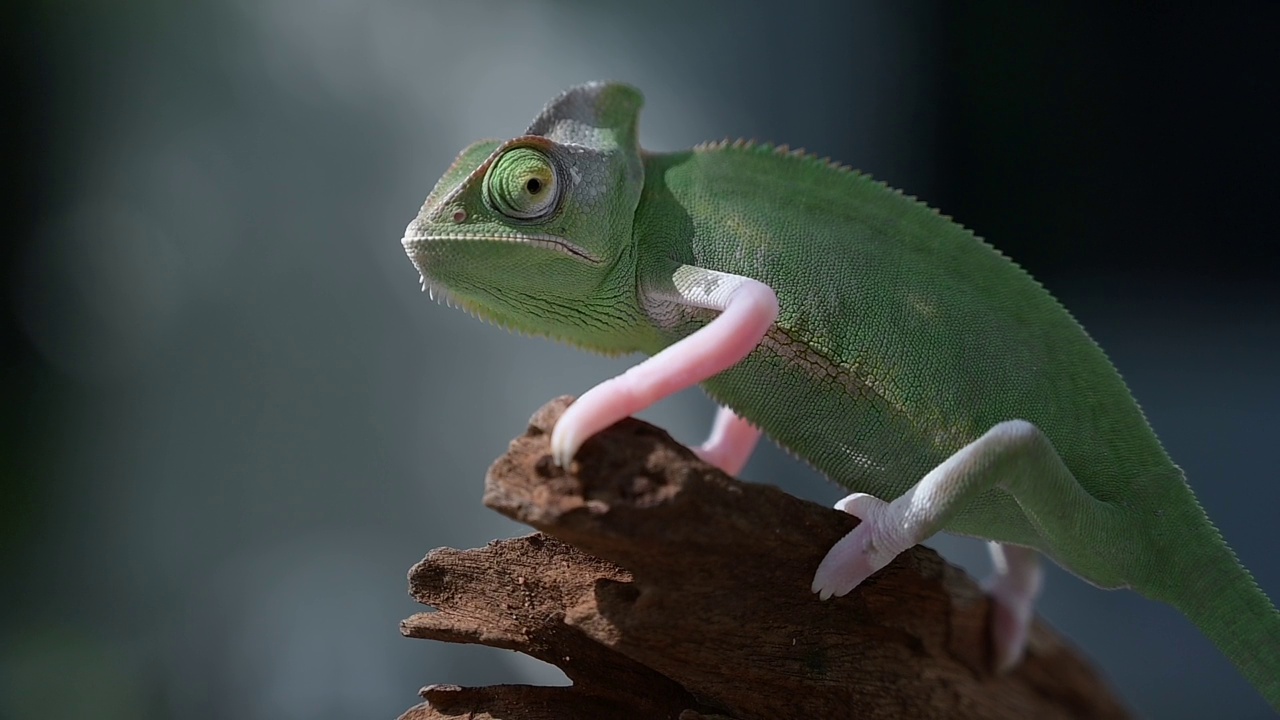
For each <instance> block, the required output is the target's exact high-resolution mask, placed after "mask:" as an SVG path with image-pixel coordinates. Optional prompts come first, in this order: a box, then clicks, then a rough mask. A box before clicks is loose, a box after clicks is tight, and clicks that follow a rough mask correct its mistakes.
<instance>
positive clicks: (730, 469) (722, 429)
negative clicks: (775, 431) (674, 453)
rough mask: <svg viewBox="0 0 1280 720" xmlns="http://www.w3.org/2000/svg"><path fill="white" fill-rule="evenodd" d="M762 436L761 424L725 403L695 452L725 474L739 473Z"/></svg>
mask: <svg viewBox="0 0 1280 720" xmlns="http://www.w3.org/2000/svg"><path fill="white" fill-rule="evenodd" d="M759 439H760V428H758V427H756V426H755V425H752V424H751V423H749V422H747V421H746V420H744V419H743V418H741V417H739V416H738V414H737V413H735V412H734V411H733V410H730V409H729V408H727V407H725V406H723V405H722V406H720V410H719V411H718V412H716V421H715V424H714V425H712V426H711V435H710V437H708V438H707V441H706V442H704V443H702V446H701V447H699V448H698V449H696V450H694V452H695V453H697V454H698V457H700V458H702V460H703V462H707V463H710V464H712V465H715V466H716V467H718V468H720V469H721V470H723V471H724V472H725V474H726V475H737V474H738V473H740V472H742V468H743V467H745V466H746V464H747V460H748V459H750V458H751V451H752V450H754V449H755V447H756V442H757V441H758V440H759Z"/></svg>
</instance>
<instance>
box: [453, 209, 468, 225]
mask: <svg viewBox="0 0 1280 720" xmlns="http://www.w3.org/2000/svg"><path fill="white" fill-rule="evenodd" d="M466 219H467V211H466V210H462V209H458V210H454V211H453V222H454V223H461V222H462V221H464V220H466Z"/></svg>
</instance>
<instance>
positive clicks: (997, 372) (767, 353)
mask: <svg viewBox="0 0 1280 720" xmlns="http://www.w3.org/2000/svg"><path fill="white" fill-rule="evenodd" d="M641 103H642V98H641V95H640V93H639V92H638V91H637V90H635V89H634V88H631V87H629V86H626V85H621V84H616V83H591V84H587V85H582V86H579V87H575V88H572V89H570V90H568V91H566V92H564V93H563V94H561V95H560V96H559V97H557V98H555V99H554V100H552V101H551V103H550V104H548V105H547V107H546V108H545V109H544V110H543V111H542V113H541V114H540V115H538V117H537V118H536V119H535V120H534V121H533V124H532V125H530V126H529V129H528V131H527V132H526V133H525V134H524V135H522V136H520V137H517V138H515V139H513V140H508V141H506V142H497V141H482V142H478V143H476V144H474V145H472V146H470V147H469V148H467V149H466V150H464V151H463V152H462V154H461V155H459V156H458V159H457V160H456V161H455V162H454V164H453V166H452V167H451V168H449V170H448V171H447V172H446V173H445V175H444V177H443V178H441V179H440V181H439V183H437V184H436V186H435V188H434V189H433V190H432V191H431V194H430V195H429V196H428V197H427V200H426V203H425V204H424V205H423V207H422V210H421V211H420V212H419V214H418V216H417V217H416V218H415V219H414V220H413V222H411V223H410V224H409V226H408V229H407V230H406V231H405V236H404V239H403V241H402V242H403V245H404V248H405V250H406V251H407V252H408V254H409V256H410V257H411V258H412V259H413V262H414V264H415V265H416V266H417V269H418V271H419V272H420V273H421V275H422V284H423V287H424V288H425V289H427V290H429V291H430V292H431V293H432V295H433V296H435V297H439V298H441V299H443V300H445V301H446V302H449V303H450V304H453V305H458V306H460V307H461V308H463V309H465V310H467V311H469V312H471V313H473V314H475V315H477V316H479V317H481V318H484V319H486V320H489V321H492V322H494V323H497V324H500V325H503V326H505V327H508V328H511V329H514V330H518V331H520V332H524V333H531V334H537V335H543V336H548V337H552V338H556V339H559V340H563V341H565V342H568V343H572V344H574V345H577V346H580V347H583V348H587V349H590V350H594V351H598V352H603V353H609V354H617V353H629V352H641V353H645V354H648V355H650V356H651V357H650V358H649V359H647V360H645V361H644V362H642V363H640V364H638V365H636V366H635V367H632V368H631V369H629V370H628V371H627V372H625V373H624V374H622V375H620V376H618V377H616V378H613V379H610V380H607V381H605V382H603V383H601V384H599V385H597V386H596V387H594V388H591V389H590V390H589V391H588V392H586V393H585V394H583V395H582V397H581V398H580V399H579V400H578V401H577V402H575V403H574V404H573V405H571V406H570V407H569V409H568V410H567V411H566V412H565V413H564V415H563V417H562V418H561V419H560V421H559V423H558V424H557V425H556V427H555V429H554V431H553V433H552V439H551V447H552V453H553V455H554V458H555V459H556V461H557V462H559V463H561V464H562V465H563V464H566V463H568V461H570V460H571V459H572V457H573V455H574V453H575V452H576V451H577V450H578V448H579V446H580V445H581V444H582V442H583V440H584V439H586V438H588V437H590V436H591V435H592V434H594V433H596V432H598V431H600V430H602V429H604V428H605V427H607V426H609V425H611V424H612V423H614V422H616V421H617V420H620V419H622V418H624V417H626V416H628V415H631V414H633V413H635V412H637V411H640V410H643V409H644V408H646V407H648V406H650V405H652V404H653V403H655V402H657V401H658V400H660V399H662V398H664V397H667V396H669V395H671V394H673V393H676V392H678V391H680V390H683V389H685V388H687V387H690V386H692V385H695V384H698V383H702V385H703V387H704V388H705V389H706V391H707V392H708V393H709V394H710V395H711V397H712V398H714V399H715V400H716V401H717V402H718V403H720V404H721V405H722V407H721V409H720V411H719V413H718V415H717V417H716V420H715V423H714V428H713V429H712V432H711V435H710V438H709V439H708V440H707V441H706V443H704V444H703V445H702V446H701V447H700V448H698V450H697V451H696V452H697V453H698V454H699V456H701V457H702V458H703V459H705V460H708V461H709V462H711V463H712V464H714V465H716V466H718V467H720V468H722V469H723V470H725V471H726V472H728V473H730V474H735V473H737V472H738V471H739V470H741V468H742V466H743V465H744V464H745V463H746V460H747V457H748V456H749V455H750V453H751V451H752V449H753V448H754V446H755V443H756V440H757V439H758V438H759V436H760V433H761V431H763V432H764V433H766V434H768V435H769V437H771V438H772V439H773V440H775V441H776V442H777V443H779V444H780V445H781V446H782V447H784V448H786V449H787V450H789V451H791V452H793V453H794V454H796V455H798V456H799V457H801V458H803V459H804V460H806V461H807V462H809V463H810V464H811V465H813V466H814V467H815V468H817V469H818V470H820V471H821V472H823V473H824V474H825V475H826V476H827V477H829V478H831V479H832V480H834V481H836V482H838V483H839V484H841V485H843V486H845V487H847V488H850V489H851V490H856V491H857V492H854V493H853V494H852V495H849V496H848V497H846V498H844V499H843V500H841V501H840V502H839V503H837V505H836V507H837V508H839V509H841V510H844V511H845V512H848V513H850V514H852V515H855V516H857V517H858V518H860V519H861V521H862V522H861V523H860V524H859V525H858V527H857V528H856V529H854V530H853V531H851V532H850V533H849V534H848V535H847V536H845V537H844V538H842V539H841V540H840V541H839V542H837V543H836V544H835V545H834V546H833V547H832V548H831V550H830V551H829V552H828V554H827V556H826V557H825V559H823V561H822V562H821V563H820V564H819V566H818V567H817V569H816V572H815V575H814V579H813V588H812V589H813V591H814V592H815V593H817V594H818V595H819V597H820V598H822V599H826V598H828V597H831V596H833V595H844V594H845V593H848V592H849V591H850V590H852V589H853V588H854V587H856V586H857V585H858V584H859V583H860V582H862V581H863V580H865V579H866V578H867V577H868V576H870V575H871V574H872V573H874V572H876V571H877V570H879V569H880V568H882V567H884V566H885V565H886V564H888V563H889V561H890V560H892V559H893V558H894V557H895V556H897V555H898V553H900V552H902V551H903V550H905V549H907V548H909V547H911V546H912V545H914V544H916V543H919V542H921V541H922V540H924V539H926V538H928V537H929V536H931V535H933V534H934V533H936V532H938V531H942V530H945V531H948V532H952V533H956V534H960V535H969V536H974V537H979V538H984V539H986V540H989V541H990V547H991V552H992V557H993V560H994V563H993V564H994V566H995V572H994V573H993V574H992V576H991V577H990V578H988V579H987V581H985V583H984V587H985V588H986V590H987V592H988V593H989V594H990V595H991V597H992V598H993V600H994V603H995V605H994V606H995V608H996V610H995V615H994V622H993V623H992V633H993V641H994V647H995V648H996V662H997V665H998V667H999V668H1000V669H1006V668H1009V667H1011V666H1013V665H1015V664H1016V663H1017V662H1018V661H1019V659H1020V658H1021V656H1022V652H1023V648H1024V646H1025V644H1026V636H1027V628H1028V624H1029V622H1030V619H1031V615H1032V607H1033V604H1034V602H1035V598H1036V595H1037V594H1038V593H1039V589H1040V585H1041V569H1040V565H1039V561H1038V558H1037V555H1036V553H1037V552H1039V553H1042V554H1044V555H1047V556H1048V557H1050V558H1052V559H1053V560H1054V561H1055V562H1057V563H1058V564H1059V565H1061V566H1062V567H1064V568H1066V569H1068V570H1069V571H1071V572H1072V573H1074V574H1076V575H1078V576H1080V577H1082V578H1084V579H1085V580H1087V581H1089V582H1090V583H1093V584H1094V585H1097V586H1099V587H1103V588H1122V587H1127V588H1132V589H1134V590H1137V591H1138V592H1140V593H1142V594H1143V595H1146V596H1148V597H1151V598H1154V599H1157V600H1162V601H1164V602H1167V603H1170V604H1172V605H1173V606H1174V607H1177V608H1178V609H1179V610H1181V611H1182V612H1183V613H1184V614H1186V616H1187V617H1188V618H1190V619H1191V621H1192V622H1194V623H1195V624H1196V625H1197V626H1198V627H1199V628H1200V630H1201V631H1203V632H1204V633H1205V635H1207V636H1208V637H1209V638H1210V639H1212V640H1213V642H1214V643H1215V644H1216V645H1217V646H1218V648H1219V649H1221V651H1222V652H1223V653H1225V654H1226V656H1227V657H1229V658H1230V659H1231V660H1232V661H1233V662H1234V663H1235V665H1236V666H1237V667H1238V668H1239V670H1240V672H1241V673H1243V674H1244V676H1245V677H1247V678H1248V679H1249V681H1250V682H1251V683H1253V685H1254V686H1255V687H1256V688H1258V690H1259V691H1260V692H1261V693H1262V695H1263V696H1264V697H1265V698H1266V700H1267V701H1268V702H1269V703H1270V704H1271V706H1272V707H1273V708H1275V709H1277V710H1280V612H1277V610H1276V608H1275V606H1274V605H1272V603H1271V601H1270V600H1268V599H1267V596H1266V595H1265V594H1264V593H1263V592H1262V591H1261V590H1260V589H1259V588H1258V586H1257V584H1256V583H1255V582H1254V581H1253V579H1252V577H1251V576H1250V575H1249V573H1248V571H1246V570H1245V569H1244V568H1243V567H1242V566H1241V565H1240V563H1239V562H1238V561H1237V560H1236V558H1235V555H1234V554H1233V553H1232V551H1231V550H1230V548H1228V547H1227V545H1226V543H1225V542H1224V541H1223V539H1222V536H1221V535H1220V534H1219V533H1218V531H1217V530H1216V529H1215V528H1214V526H1213V525H1212V524H1211V523H1210V521H1209V520H1208V518H1207V517H1206V516H1205V513H1204V511H1203V510H1202V509H1201V507H1200V505H1199V503H1198V502H1197V501H1196V499H1195V496H1194V495H1193V494H1192V492H1191V489H1190V488H1189V487H1188V486H1187V483H1186V481H1185V479H1184V476H1183V473H1182V471H1181V470H1180V469H1179V468H1178V467H1177V466H1176V465H1174V464H1173V462H1172V461H1171V460H1170V459H1169V457H1168V455H1167V454H1166V453H1165V451H1164V449H1163V448H1162V447H1161V445H1160V442H1159V441H1158V440H1157V439H1156V436H1155V434H1154V433H1153V431H1152V430H1151V428H1150V426H1149V425H1148V424H1147V421H1146V419H1145V418H1144V416H1143V414H1142V411H1141V410H1140V409H1139V407H1138V405H1137V403H1136V402H1135V401H1134V399H1133V398H1132V396H1131V395H1130V394H1129V391H1128V389H1127V388H1126V387H1125V384H1124V381H1123V380H1121V378H1120V375H1119V374H1118V373H1117V372H1116V370H1115V368H1114V367H1112V365H1111V363H1110V362H1109V361H1108V360H1107V357H1106V356H1105V355H1104V354H1103V352H1102V350H1101V349H1100V348H1099V347H1098V346H1097V345H1096V344H1095V343H1094V342H1093V341H1092V340H1091V339H1090V338H1089V336H1088V335H1087V334H1086V333H1085V331H1084V329H1083V328H1082V327H1081V326H1080V325H1079V324H1078V323H1077V322H1076V321H1075V320H1074V319H1073V318H1072V317H1071V315H1070V314H1068V313H1067V311H1066V310H1065V309H1064V308H1063V307H1062V306H1061V305H1060V304H1059V303H1058V302H1057V301H1056V300H1055V299H1054V298H1053V297H1052V296H1051V295H1050V294H1049V293H1048V292H1047V291H1046V290H1045V289H1044V288H1043V287H1042V286H1041V285H1040V284H1038V283H1037V282H1036V281H1035V280H1034V279H1032V278H1031V276H1030V275H1028V274H1027V273H1026V272H1025V271H1023V270H1022V269H1021V268H1019V267H1018V266H1017V265H1015V264H1014V263H1013V262H1011V261H1010V260H1008V259H1007V258H1006V257H1004V256H1003V255H1001V254H1000V253H999V252H997V251H996V250H995V249H993V248H992V247H991V246H989V245H987V244H986V243H984V242H983V241H982V240H980V239H979V238H978V237H976V236H975V235H973V233H971V232H969V231H968V230H966V229H965V228H963V227H961V226H960V225H958V224H956V223H955V222H952V221H951V220H950V219H948V218H947V217H945V216H943V215H941V214H939V213H937V212H936V211H934V210H932V209H930V208H929V207H928V206H926V205H924V204H923V203H921V202H919V201H917V200H915V199H914V198H911V197H909V196H906V195H903V194H902V193H900V192H898V191H896V190H893V189H890V188H889V187H887V186H885V185H883V184H881V183H878V182H875V181H873V180H872V179H871V178H869V177H867V176H866V175H862V174H860V173H857V172H854V171H852V170H850V169H849V168H847V167H843V166H839V165H836V164H833V163H831V162H830V161H828V160H826V159H817V158H814V157H812V156H809V155H805V154H803V153H802V152H799V151H789V150H787V149H786V148H785V147H776V148H775V147H772V146H769V145H757V144H754V143H748V142H733V143H727V142H720V143H711V144H706V145H700V146H698V147H695V148H693V149H692V150H688V151H683V152H675V153H669V154H667V153H663V154H659V153H650V152H646V151H644V150H642V149H641V148H640V146H639V141H638V139H637V131H636V123H637V116H638V114H639V110H640V106H641Z"/></svg>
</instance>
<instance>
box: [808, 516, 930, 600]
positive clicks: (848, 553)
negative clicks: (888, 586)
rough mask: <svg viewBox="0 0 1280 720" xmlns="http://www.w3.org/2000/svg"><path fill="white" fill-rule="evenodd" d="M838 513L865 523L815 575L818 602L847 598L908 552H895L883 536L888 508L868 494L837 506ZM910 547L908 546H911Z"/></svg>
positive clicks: (813, 587)
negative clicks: (890, 562)
mask: <svg viewBox="0 0 1280 720" xmlns="http://www.w3.org/2000/svg"><path fill="white" fill-rule="evenodd" d="M836 509H837V510H842V511H844V512H847V513H849V514H850V515H853V516H854V517H856V518H859V519H860V520H862V523H861V524H859V525H858V527H856V528H854V529H853V530H851V531H849V534H847V535H845V536H844V537H842V538H840V540H839V541H838V542H836V544H835V545H833V546H832V547H831V549H830V550H829V551H827V555H826V557H824V558H822V562H821V563H819V564H818V569H817V571H816V572H815V573H814V574H813V584H812V585H811V586H810V589H811V590H812V591H813V592H815V593H817V594H818V598H819V599H822V600H826V599H827V598H830V597H833V596H834V597H840V596H841V595H846V594H848V593H849V591H850V590H853V589H854V588H855V587H857V586H858V585H860V584H862V582H863V581H864V580H866V579H867V578H869V577H871V576H872V575H874V574H875V573H876V572H878V571H879V570H880V569H881V568H883V567H884V566H885V565H888V564H889V561H891V560H893V559H894V558H895V557H897V555H898V553H899V552H901V550H902V549H905V548H896V547H895V545H896V543H892V542H889V539H890V537H891V536H890V535H889V534H888V533H885V532H884V527H885V525H886V520H885V517H886V515H887V514H888V512H889V504H888V503H886V502H884V501H883V500H880V499H879V498H876V497H873V496H871V495H867V494H866V493H854V494H853V495H850V496H848V497H846V498H844V499H843V500H841V501H840V502H838V503H836ZM908 547H909V546H908Z"/></svg>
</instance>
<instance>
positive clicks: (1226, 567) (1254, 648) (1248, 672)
mask: <svg viewBox="0 0 1280 720" xmlns="http://www.w3.org/2000/svg"><path fill="white" fill-rule="evenodd" d="M1194 507H1195V509H1196V510H1197V511H1199V512H1198V514H1199V515H1200V517H1199V518H1197V520H1198V522H1192V523H1188V524H1187V526H1186V527H1195V528H1198V530H1197V531H1193V532H1192V533H1189V534H1191V535H1194V537H1188V538H1185V541H1184V542H1180V543H1179V549H1180V553H1179V554H1180V557H1178V558H1177V559H1176V560H1174V561H1173V565H1174V566H1175V567H1176V568H1177V572H1176V573H1175V574H1174V575H1173V577H1177V578H1179V582H1178V583H1177V585H1178V587H1177V588H1176V589H1173V588H1172V587H1171V583H1169V582H1168V580H1166V581H1165V582H1164V583H1161V584H1162V585H1163V586H1164V587H1165V588H1166V589H1167V590H1172V592H1165V593H1159V595H1161V596H1162V597H1160V599H1162V600H1164V601H1166V602H1168V603H1169V604H1171V605H1173V606H1174V607H1176V608H1178V609H1179V610H1181V611H1182V613H1183V614H1184V615H1186V616H1187V617H1188V618H1189V619H1190V620H1191V622H1193V623H1195V625H1196V627H1198V628H1199V629H1200V631H1201V632H1203V633H1204V634H1205V635H1206V636H1207V637H1208V638H1209V639H1210V640H1212V641H1213V644H1214V645H1216V646H1217V647H1218V649H1219V650H1221V651H1222V653H1223V654H1224V655H1226V656H1227V658H1229V659H1230V660H1231V662H1232V663H1234V664H1235V666H1236V668H1237V669H1238V670H1239V671H1240V674H1241V675H1244V677H1245V678H1246V679H1248V681H1249V682H1250V684H1252V685H1253V686H1254V687H1255V688H1256V689H1257V690H1258V692H1259V693H1261V694H1262V697H1263V698H1265V699H1266V701H1267V702H1268V703H1269V704H1270V705H1271V708H1272V709H1273V710H1275V711H1277V712H1280V610H1277V609H1276V607H1275V605H1273V604H1272V602H1271V600H1269V599H1268V598H1267V596H1266V594H1265V593H1263V592H1262V589H1261V588H1260V587H1258V584H1257V582H1255V581H1254V579H1253V576H1252V575H1250V574H1249V571H1248V570H1246V569H1245V567H1244V566H1243V565H1241V564H1240V561H1239V560H1238V559H1236V555H1235V553H1234V552H1232V550H1231V548H1230V547H1228V546H1227V543H1226V541H1224V540H1223V539H1222V535H1221V534H1220V533H1219V532H1218V530H1217V528H1215V527H1214V526H1213V524H1212V523H1210V522H1209V520H1208V518H1207V517H1206V516H1205V515H1204V512H1203V510H1201V509H1200V507H1199V503H1195V504H1194ZM1191 548H1195V549H1194V550H1192V549H1191Z"/></svg>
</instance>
